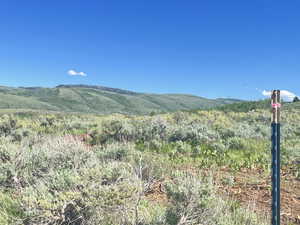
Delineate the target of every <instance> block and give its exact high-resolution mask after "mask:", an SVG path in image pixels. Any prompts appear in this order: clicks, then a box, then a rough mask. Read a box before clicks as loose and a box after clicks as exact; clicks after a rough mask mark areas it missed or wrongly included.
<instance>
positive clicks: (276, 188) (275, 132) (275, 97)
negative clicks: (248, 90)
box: [271, 90, 281, 225]
mask: <svg viewBox="0 0 300 225" xmlns="http://www.w3.org/2000/svg"><path fill="white" fill-rule="evenodd" d="M271 99H272V101H271V102H272V225H280V107H281V103H280V91H279V90H275V91H273V92H272V96H271Z"/></svg>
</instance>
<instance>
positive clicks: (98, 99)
mask: <svg viewBox="0 0 300 225" xmlns="http://www.w3.org/2000/svg"><path fill="white" fill-rule="evenodd" d="M236 102H241V101H240V100H236V99H223V98H222V99H207V98H202V97H198V96H193V95H188V94H148V93H138V92H134V91H128V90H123V89H119V88H111V87H104V86H98V85H84V84H78V85H69V84H66V85H58V86H56V87H54V88H44V87H18V88H15V87H14V88H13V87H5V86H0V109H33V110H45V111H48V110H51V111H61V112H82V113H98V114H110V113H122V114H149V113H151V112H157V113H161V112H174V111H178V110H196V109H210V108H214V107H217V106H222V105H225V104H231V103H236Z"/></svg>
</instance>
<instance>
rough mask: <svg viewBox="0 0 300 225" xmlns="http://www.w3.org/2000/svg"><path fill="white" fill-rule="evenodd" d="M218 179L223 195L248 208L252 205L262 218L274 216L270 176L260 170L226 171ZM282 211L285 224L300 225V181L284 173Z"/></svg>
mask: <svg viewBox="0 0 300 225" xmlns="http://www.w3.org/2000/svg"><path fill="white" fill-rule="evenodd" d="M215 177H216V182H217V184H218V186H219V190H220V192H221V193H223V194H226V195H229V196H230V197H233V198H234V199H237V200H239V201H240V202H241V203H242V204H243V205H245V206H249V205H252V208H253V210H254V211H255V212H256V213H258V214H260V215H270V213H271V210H270V209H271V185H270V180H271V178H270V176H269V175H268V174H265V173H263V172H262V171H260V170H243V171H240V172H236V173H233V172H230V171H229V170H228V169H222V170H221V171H219V172H218V173H217V174H216V176H215ZM228 180H229V181H228ZM281 208H282V209H281V220H282V221H281V222H282V224H283V225H291V224H300V180H297V179H296V178H294V177H292V176H291V175H289V173H288V172H283V173H282V181H281Z"/></svg>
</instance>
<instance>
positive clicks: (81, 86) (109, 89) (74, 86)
mask: <svg viewBox="0 0 300 225" xmlns="http://www.w3.org/2000/svg"><path fill="white" fill-rule="evenodd" d="M56 88H91V89H98V90H103V91H111V92H116V93H120V94H129V95H136V94H138V93H137V92H133V91H127V90H123V89H119V88H111V87H104V86H97V85H85V84H66V85H64V84H62V85H58V86H56Z"/></svg>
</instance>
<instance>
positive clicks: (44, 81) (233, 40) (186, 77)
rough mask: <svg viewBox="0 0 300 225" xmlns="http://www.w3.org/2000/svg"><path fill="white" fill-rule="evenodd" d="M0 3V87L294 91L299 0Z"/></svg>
mask: <svg viewBox="0 0 300 225" xmlns="http://www.w3.org/2000/svg"><path fill="white" fill-rule="evenodd" d="M0 6H1V14H0V85H7V86H47V87H52V86H56V85H58V84H93V85H104V86H110V87H118V88H123V89H129V90H134V91H140V92H152V93H189V94H195V95H199V96H205V97H210V98H216V97H233V98H242V99H258V98H262V97H263V96H262V94H261V92H262V91H263V90H270V89H273V88H277V89H285V90H289V91H291V92H294V93H296V94H298V95H300V29H299V28H300V13H299V10H300V1H299V0H289V1H280V0H277V1H276V0H251V1H241V0H228V1H224V0H218V1H217V0H203V1H199V0H187V1H182V0H172V1H169V0H163V1H162V0H151V1H150V0H147V1H146V0H145V1H143V0H127V1H124V0H119V1H117V0H110V1H101V0H98V1H89V0H85V1H76V0H73V1H68V0H64V1H61V0H60V1H57V0H51V1H41V0H39V1H38V0H36V1H33V0H27V1H16V0H10V1H2V2H1V5H0ZM69 70H74V71H73V75H72V76H71V75H69V74H68V71H69ZM76 72H82V74H81V75H85V74H86V76H80V75H78V76H75V75H74V74H76ZM71 74H72V73H71ZM273 80H274V81H273Z"/></svg>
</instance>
